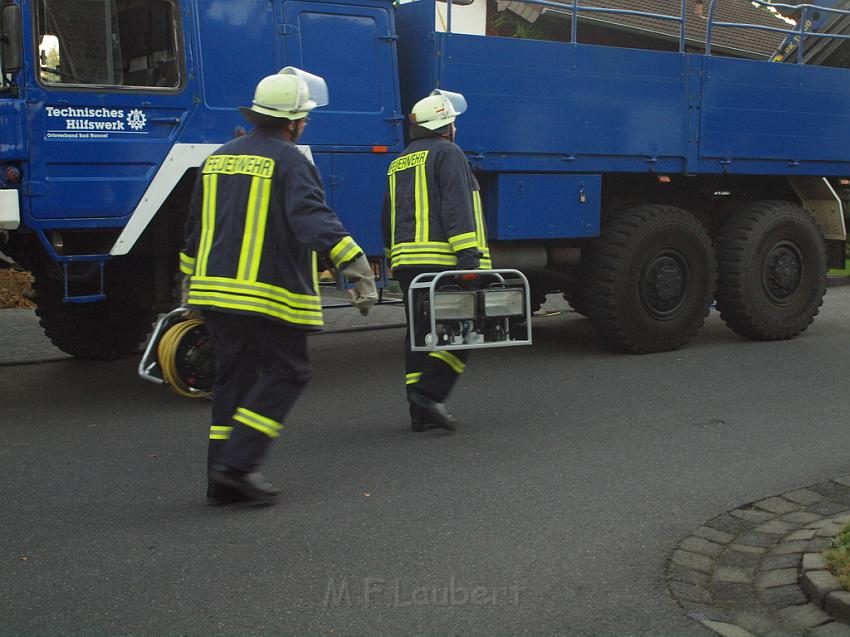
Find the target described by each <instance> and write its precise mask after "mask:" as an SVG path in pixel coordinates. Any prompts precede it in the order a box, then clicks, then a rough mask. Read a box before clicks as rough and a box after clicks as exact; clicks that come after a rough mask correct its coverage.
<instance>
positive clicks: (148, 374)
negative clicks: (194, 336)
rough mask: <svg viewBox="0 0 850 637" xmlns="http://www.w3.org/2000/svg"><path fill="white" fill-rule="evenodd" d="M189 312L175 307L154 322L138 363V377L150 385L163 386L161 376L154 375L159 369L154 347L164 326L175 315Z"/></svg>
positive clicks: (163, 381)
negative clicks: (154, 325) (150, 383)
mask: <svg viewBox="0 0 850 637" xmlns="http://www.w3.org/2000/svg"><path fill="white" fill-rule="evenodd" d="M188 311H189V308H186V307H177V308H174V309H173V310H171V311H170V312H169V313H168V314H163V315H162V317H160V319H159V320H158V321H157V322H156V327H154V330H153V333H152V334H151V337H150V339H148V344H147V347H145V353H144V354H142V360H140V361H139V369H138V372H139V376H141V377H142V378H143V379H145V380H147V381H150V382H152V383H156V384H157V385H164V384H165V379H164V378H162V376H161V375H160V376H157V375H156V374H155V370H158V369H159V361H157V359H156V351H154V350H155V348H156V345H157V343H159V337H160V336H161V335H162V332H163V331H164V330H165V329H166V325H169V326H170V325H171V319H172V318H173V317H174V316H175V315H177V314H185V313H186V312H188Z"/></svg>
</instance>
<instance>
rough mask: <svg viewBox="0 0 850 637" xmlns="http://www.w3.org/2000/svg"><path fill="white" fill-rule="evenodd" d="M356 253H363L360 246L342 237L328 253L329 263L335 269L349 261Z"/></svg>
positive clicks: (352, 240)
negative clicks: (331, 263) (330, 262)
mask: <svg viewBox="0 0 850 637" xmlns="http://www.w3.org/2000/svg"><path fill="white" fill-rule="evenodd" d="M358 252H363V250H361V249H360V246H359V245H357V243H356V242H355V241H354V239H352V238H351V237H350V236H349V237H343V238H342V239H341V240H340V242H339V243H337V244H336V245H335V246H334V247H333V248H331V251H330V257H331V261H333V262H334V265H335V266H336V267H340V266H341V265H342V264H343V263H346V262H347V261H351V260H352V259H353V258H354V256H355V255H356V254H357V253H358Z"/></svg>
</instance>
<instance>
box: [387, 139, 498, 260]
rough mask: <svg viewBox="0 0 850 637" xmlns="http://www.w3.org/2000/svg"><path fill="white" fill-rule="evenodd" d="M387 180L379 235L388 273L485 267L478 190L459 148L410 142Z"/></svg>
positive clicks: (442, 141) (443, 143) (487, 251)
mask: <svg viewBox="0 0 850 637" xmlns="http://www.w3.org/2000/svg"><path fill="white" fill-rule="evenodd" d="M387 179H388V184H387V192H386V195H385V197H384V208H383V235H384V245H385V246H387V248H388V254H387V256H388V257H389V259H390V263H391V267H392V268H393V269H394V270H395V269H398V268H411V267H412V268H422V267H425V268H436V269H443V270H445V269H462V270H474V269H475V268H478V267H481V268H490V267H491V261H490V249H489V248H488V247H487V234H486V229H485V226H484V213H483V209H482V206H481V192H480V187H479V185H478V181H477V180H476V179H475V176H474V175H473V174H472V169H471V168H470V167H469V163H468V162H467V161H466V156H465V155H464V154H463V151H462V150H461V149H460V147H459V146H457V145H456V144H455V143H453V142H451V141H449V140H448V139H446V138H444V137H440V136H436V135H434V136H428V137H422V138H420V139H416V140H414V141H412V142H411V143H410V145H409V146H408V147H407V148H406V149H405V150H404V153H403V154H402V155H401V156H400V157H398V158H397V159H395V160H394V161H393V162H392V163H391V164H390V167H389V170H388V171H387Z"/></svg>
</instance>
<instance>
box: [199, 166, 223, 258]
mask: <svg viewBox="0 0 850 637" xmlns="http://www.w3.org/2000/svg"><path fill="white" fill-rule="evenodd" d="M217 191H218V175H204V201H203V207H202V209H201V240H200V242H199V248H198V259H197V263H196V267H195V274H206V272H207V259H209V256H210V250H211V249H212V240H213V235H214V234H215V202H216V197H217V196H218V192H217Z"/></svg>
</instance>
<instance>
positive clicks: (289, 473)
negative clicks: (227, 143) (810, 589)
mask: <svg viewBox="0 0 850 637" xmlns="http://www.w3.org/2000/svg"><path fill="white" fill-rule="evenodd" d="M1 326H2V314H0V334H1V333H2V327H1ZM534 329H535V332H534V339H535V344H534V346H533V347H526V348H514V349H509V350H489V351H485V352H478V353H476V356H475V357H474V358H473V360H472V361H471V363H470V365H469V369H468V372H467V374H466V375H465V377H464V378H463V379H462V380H461V382H460V383H459V385H458V387H457V390H456V393H455V395H454V397H453V400H452V406H453V410H454V412H455V413H456V415H457V416H459V417H460V418H462V419H463V420H464V421H465V423H466V424H465V426H464V427H463V429H462V431H460V432H458V433H457V434H455V435H444V434H441V433H437V432H428V433H425V434H412V433H411V432H410V431H409V429H408V424H407V420H406V405H405V402H404V400H403V368H402V362H401V352H400V341H401V339H402V331H401V330H399V329H389V330H384V331H370V332H361V333H350V334H332V335H322V336H316V337H312V338H311V344H312V352H313V361H314V365H315V377H314V380H313V381H312V383H311V385H310V386H309V388H308V390H307V392H306V394H305V395H304V397H303V399H302V401H301V402H300V403H299V404H298V406H297V407H296V409H295V411H294V412H293V413H292V414H291V417H290V419H289V422H288V423H286V425H287V428H286V430H285V432H284V433H283V435H282V436H281V438H280V439H279V442H278V444H277V446H276V447H275V448H274V450H273V453H272V456H271V458H270V459H269V462H268V464H267V466H266V473H267V475H268V476H269V477H270V478H272V479H273V480H275V481H276V482H278V483H280V484H281V485H282V486H284V487H285V488H286V493H285V495H284V497H283V498H282V501H281V503H280V504H279V505H278V506H275V507H266V508H257V507H252V508H241V509H235V508H221V509H216V508H211V507H207V506H205V505H204V498H203V491H204V485H205V479H204V458H205V444H206V435H207V428H208V425H209V423H208V420H207V418H208V409H209V404H208V403H207V402H205V401H189V400H186V399H180V398H178V397H176V396H174V395H172V394H171V393H170V392H168V391H167V390H165V389H163V388H160V387H157V386H154V385H152V384H149V383H145V382H143V381H141V380H140V379H138V378H137V377H136V375H135V366H136V363H137V361H136V360H125V361H120V362H115V363H108V364H91V363H82V362H76V361H73V360H66V361H59V362H53V363H46V364H39V365H24V366H11V367H0V405H2V407H0V437H2V444H0V467H2V469H0V503H2V504H0V507H1V508H0V537H2V542H0V635H2V636H3V637H6V636H9V637H29V636H35V635H44V636H47V635H70V636H83V635H86V636H87V635H92V636H94V635H97V636H102V635H110V636H112V635H122V636H124V635H127V636H129V635H134V636H136V635H138V636H148V635H192V636H195V635H197V636H204V637H211V636H234V637H247V636H254V635H263V636H267V635H275V636H280V635H297V636H307V635H463V636H467V635H487V636H493V635H566V636H570V637H585V636H587V637H626V636H647V637H649V636H652V637H697V636H702V637H706V636H708V635H712V634H713V633H711V632H710V631H708V630H707V629H705V628H703V627H702V626H700V625H699V624H697V623H696V622H695V621H693V620H692V619H690V618H688V617H687V616H685V614H684V613H683V611H682V610H681V609H680V608H679V607H678V606H677V605H676V604H675V602H674V601H673V600H672V598H671V597H670V595H669V593H668V591H667V587H666V583H665V578H664V570H665V565H666V562H667V560H668V558H669V556H670V554H671V552H672V550H673V548H674V547H675V545H676V543H677V542H678V541H679V540H681V539H682V538H683V537H685V536H686V535H689V534H690V533H691V531H693V530H694V529H695V528H697V527H698V526H700V525H702V524H703V523H704V522H705V521H706V520H708V519H710V518H712V517H714V516H715V515H717V514H719V513H721V512H723V511H726V510H728V509H732V508H734V507H737V506H740V505H742V504H745V503H747V502H750V501H753V500H759V499H762V498H765V497H767V496H770V495H773V494H777V493H782V492H785V491H789V490H791V489H794V488H797V487H804V486H807V485H810V484H813V483H816V482H820V481H823V480H827V479H829V478H831V477H834V476H837V475H842V474H847V473H850V445H848V443H850V430H848V427H847V422H848V416H850V397H848V392H847V391H846V385H847V379H848V378H850V340H849V339H848V336H849V335H850V288H832V289H830V291H829V293H828V295H827V299H826V302H825V305H824V308H823V310H822V313H821V315H820V316H819V317H818V319H817V320H816V322H815V324H814V325H813V326H812V327H811V328H810V329H809V330H808V331H807V332H805V333H804V334H803V335H802V336H801V337H798V338H797V339H795V340H793V341H790V342H782V343H754V342H749V341H745V340H743V339H741V338H739V337H737V336H736V335H734V334H733V333H732V332H731V331H729V330H728V329H726V328H725V326H724V325H723V324H722V323H721V321H720V320H719V317H718V316H717V314H716V313H712V315H711V316H710V317H709V320H708V322H707V324H706V327H705V328H704V329H703V330H702V331H701V332H700V334H699V335H698V336H697V338H696V339H695V340H694V342H692V343H691V344H690V345H689V346H688V347H687V348H685V349H683V350H681V351H678V352H670V353H665V354H657V355H648V356H627V355H621V354H616V353H612V352H609V351H606V350H605V349H604V348H602V347H601V345H600V343H599V341H598V339H597V338H596V336H595V335H594V334H593V332H592V330H591V328H590V325H589V323H588V321H587V320H585V319H582V318H580V317H578V316H577V315H575V314H566V315H560V316H555V317H549V318H540V319H536V320H535V325H534Z"/></svg>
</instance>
